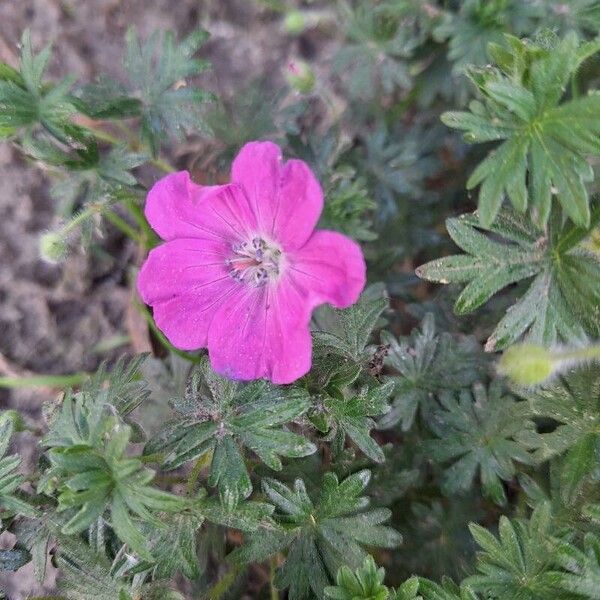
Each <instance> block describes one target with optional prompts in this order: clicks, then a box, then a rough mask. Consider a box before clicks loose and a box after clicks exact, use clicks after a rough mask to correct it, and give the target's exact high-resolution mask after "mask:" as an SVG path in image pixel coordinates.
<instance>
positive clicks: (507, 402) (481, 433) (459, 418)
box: [426, 383, 535, 505]
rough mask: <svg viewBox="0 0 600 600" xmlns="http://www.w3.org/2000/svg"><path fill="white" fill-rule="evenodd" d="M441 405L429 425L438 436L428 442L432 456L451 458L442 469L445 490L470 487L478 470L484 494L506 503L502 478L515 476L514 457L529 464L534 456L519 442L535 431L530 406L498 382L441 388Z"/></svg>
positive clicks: (446, 460) (448, 491) (446, 492)
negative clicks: (458, 389) (455, 389)
mask: <svg viewBox="0 0 600 600" xmlns="http://www.w3.org/2000/svg"><path fill="white" fill-rule="evenodd" d="M439 400H440V404H441V409H440V410H437V411H436V412H434V414H433V416H432V418H431V419H430V421H429V427H430V428H431V430H432V431H433V433H434V434H435V435H436V436H437V437H438V438H439V439H438V440H435V441H430V442H426V444H427V454H428V456H430V457H431V458H432V459H433V460H434V461H437V462H441V463H451V464H450V466H449V467H448V468H447V469H446V470H445V472H444V480H443V484H442V490H443V491H444V493H445V494H447V495H449V496H452V495H454V494H456V493H460V492H461V491H462V492H464V491H466V490H468V489H470V488H471V486H472V484H473V479H474V477H475V476H476V474H477V473H479V477H480V480H481V486H482V488H483V493H484V495H485V496H487V497H488V498H490V499H491V500H493V501H494V502H496V503H498V504H502V505H504V504H506V494H505V491H504V487H503V485H502V480H504V481H508V480H511V479H512V478H513V477H514V476H515V475H516V472H517V470H516V468H515V464H514V463H515V461H516V462H520V463H523V464H531V463H532V462H533V461H532V457H531V456H530V455H529V454H528V452H527V451H526V450H525V449H524V448H523V447H522V446H521V445H520V444H519V442H518V441H517V440H518V439H519V437H520V436H522V435H527V434H531V433H533V432H535V428H534V425H533V422H532V421H530V420H529V418H528V417H529V406H528V405H527V403H526V402H516V401H515V400H514V399H513V398H512V397H511V396H508V395H504V394H503V390H502V386H501V384H499V383H494V384H492V385H491V386H490V388H489V390H486V389H485V388H484V387H483V386H482V385H474V386H473V389H472V392H471V393H470V392H469V391H468V390H463V391H461V392H460V393H459V394H458V395H455V394H453V393H452V392H448V391H445V392H442V393H441V394H440V396H439Z"/></svg>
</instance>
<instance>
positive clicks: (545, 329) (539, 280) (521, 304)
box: [417, 209, 600, 351]
mask: <svg viewBox="0 0 600 600" xmlns="http://www.w3.org/2000/svg"><path fill="white" fill-rule="evenodd" d="M599 218H600V211H598V209H595V210H594V213H593V220H592V226H595V225H596V224H597V222H598V219H599ZM446 226H447V228H448V233H449V234H450V236H451V237H452V239H453V240H454V242H455V243H456V244H457V245H458V246H459V247H460V248H461V249H463V250H464V251H465V252H467V254H462V255H454V256H447V257H444V258H441V259H437V260H434V261H432V262H430V263H427V264H426V265H423V266H421V267H419V269H417V273H418V275H419V276H420V277H423V278H424V279H428V280H431V281H437V282H440V283H467V286H466V287H465V288H464V289H463V291H462V293H461V294H460V295H459V297H458V298H457V300H456V304H455V306H454V310H455V312H456V313H457V314H466V313H470V312H472V311H473V310H475V309H476V308H478V307H480V306H481V305H482V304H484V303H485V302H487V301H488V300H489V299H490V298H491V297H492V296H493V295H494V294H496V293H497V292H499V291H500V290H502V289H503V288H505V287H506V286H508V285H510V284H512V283H515V282H518V281H521V280H524V279H529V278H530V277H534V279H533V281H532V283H531V284H530V286H529V288H528V290H527V291H526V292H525V293H524V295H523V296H522V297H521V299H520V300H519V301H518V302H517V303H516V304H515V305H514V306H512V307H511V308H509V309H508V310H507V312H506V315H505V316H504V317H503V318H502V320H501V321H500V322H499V323H498V325H497V327H496V329H495V330H494V332H493V333H492V334H491V336H490V337H489V339H488V341H487V344H486V350H488V351H492V350H502V349H504V348H506V347H508V346H509V345H511V344H514V343H515V342H517V341H518V340H520V339H521V338H522V337H523V336H525V338H526V339H527V340H528V341H530V342H532V343H537V344H542V345H546V346H549V345H552V344H555V343H557V342H559V341H567V340H571V341H574V340H577V341H581V340H583V339H585V336H586V333H587V334H590V335H598V334H599V333H600V330H599V323H600V321H599V319H598V311H599V310H600V302H599V299H600V260H599V259H598V255H597V254H596V253H594V252H592V251H590V250H589V249H588V248H586V247H585V245H583V244H582V243H581V242H582V240H585V238H586V237H587V236H588V235H589V234H590V232H591V229H589V228H585V229H584V228H582V229H580V228H577V227H575V226H573V225H571V224H569V223H566V224H564V225H563V224H562V222H561V218H560V216H559V215H558V214H555V215H554V216H553V218H552V219H551V222H550V223H549V224H548V228H547V230H546V231H545V232H542V231H539V230H538V229H537V228H536V227H535V226H534V225H533V224H532V223H531V222H530V221H529V219H528V218H527V217H522V216H519V215H518V214H517V213H516V212H514V211H510V210H506V211H503V212H502V213H500V215H499V216H498V218H497V219H496V221H495V222H494V223H493V224H492V225H490V226H489V227H484V226H483V225H481V224H480V222H479V220H478V217H477V214H476V213H474V214H471V215H462V216H461V217H458V218H456V219H448V221H447V222H446ZM484 231H485V232H489V233H490V235H485V233H483V232H484Z"/></svg>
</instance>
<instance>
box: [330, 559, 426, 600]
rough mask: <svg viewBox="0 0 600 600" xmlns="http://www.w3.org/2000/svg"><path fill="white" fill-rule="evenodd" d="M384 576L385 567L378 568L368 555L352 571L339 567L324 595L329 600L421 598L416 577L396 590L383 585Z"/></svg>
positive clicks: (417, 599)
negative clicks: (333, 583)
mask: <svg viewBox="0 0 600 600" xmlns="http://www.w3.org/2000/svg"><path fill="white" fill-rule="evenodd" d="M384 577H385V569H383V567H380V568H379V569H378V568H377V565H376V564H375V561H374V560H373V557H372V556H369V557H367V558H366V559H365V561H364V562H363V564H362V566H360V567H359V568H358V569H356V570H354V571H352V570H351V569H350V568H349V567H347V566H346V565H344V566H343V567H340V570H339V571H338V573H337V575H336V578H335V582H336V585H335V586H329V587H326V588H325V596H326V598H330V599H331V600H411V599H414V600H422V598H421V596H417V591H418V589H419V580H418V579H417V578H416V577H413V578H411V579H409V580H408V581H406V582H404V583H403V584H402V585H401V586H400V588H398V589H397V590H396V591H394V590H390V589H389V588H388V587H386V586H385V585H383V579H384Z"/></svg>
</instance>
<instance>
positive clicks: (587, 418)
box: [518, 365, 600, 499]
mask: <svg viewBox="0 0 600 600" xmlns="http://www.w3.org/2000/svg"><path fill="white" fill-rule="evenodd" d="M518 393H519V394H520V395H521V396H523V397H524V398H525V399H526V400H527V401H528V403H529V407H530V410H531V414H532V415H533V416H536V417H539V418H546V419H552V421H554V422H555V423H556V427H555V428H554V429H553V430H552V431H548V432H546V433H539V434H535V433H534V434H530V435H527V436H525V437H524V438H523V443H525V444H527V446H528V447H529V448H531V449H532V450H533V457H534V459H535V460H537V461H538V462H543V461H547V460H550V459H552V458H555V457H557V456H562V457H563V462H562V466H561V478H560V482H561V488H560V489H561V494H562V495H563V497H564V498H565V499H572V498H573V497H575V496H576V494H577V493H578V491H579V490H580V488H581V485H582V484H583V483H584V482H585V479H586V478H587V477H589V476H590V475H591V474H592V473H593V472H594V471H595V470H596V469H597V466H598V457H599V456H600V374H599V373H598V369H597V368H596V367H595V366H594V365H587V366H584V367H580V368H578V369H576V370H572V371H571V372H569V373H568V374H566V375H560V376H559V377H557V378H555V379H552V380H550V381H549V382H548V383H545V384H543V385H542V386H540V387H536V388H532V389H520V390H518Z"/></svg>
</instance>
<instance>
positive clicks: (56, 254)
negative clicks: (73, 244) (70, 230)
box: [40, 231, 69, 263]
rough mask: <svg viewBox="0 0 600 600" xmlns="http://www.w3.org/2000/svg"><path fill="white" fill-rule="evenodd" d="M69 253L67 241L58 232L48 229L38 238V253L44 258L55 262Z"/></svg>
mask: <svg viewBox="0 0 600 600" xmlns="http://www.w3.org/2000/svg"><path fill="white" fill-rule="evenodd" d="M68 254H69V245H68V244H67V241H66V240H65V239H64V238H63V237H62V236H61V235H60V234H58V233H56V232H54V231H49V232H48V233H45V234H44V235H42V237H41V238H40V255H41V257H42V258H43V259H44V260H47V261H48V262H51V263H57V262H61V261H62V260H64V259H65V258H66V257H67V255H68Z"/></svg>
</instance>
